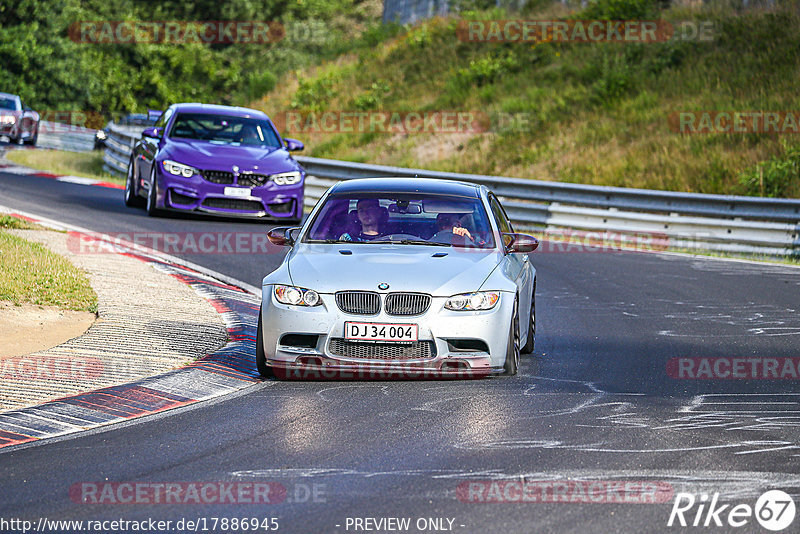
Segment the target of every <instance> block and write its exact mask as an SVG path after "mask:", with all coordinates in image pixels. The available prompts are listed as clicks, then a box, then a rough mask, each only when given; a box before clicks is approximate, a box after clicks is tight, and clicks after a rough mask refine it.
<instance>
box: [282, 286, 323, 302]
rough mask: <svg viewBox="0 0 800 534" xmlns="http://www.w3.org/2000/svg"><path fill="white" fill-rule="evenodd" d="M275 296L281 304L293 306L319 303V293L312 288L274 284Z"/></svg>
mask: <svg viewBox="0 0 800 534" xmlns="http://www.w3.org/2000/svg"><path fill="white" fill-rule="evenodd" d="M275 298H276V299H278V302H280V303H281V304H291V305H293V306H318V305H319V304H321V302H322V301H321V300H320V298H319V293H317V292H316V291H314V290H313V289H303V288H302V287H294V286H281V285H277V286H275Z"/></svg>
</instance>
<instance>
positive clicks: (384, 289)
mask: <svg viewBox="0 0 800 534" xmlns="http://www.w3.org/2000/svg"><path fill="white" fill-rule="evenodd" d="M378 289H380V290H381V291H386V290H387V289H389V284H387V283H386V282H381V283H380V284H378Z"/></svg>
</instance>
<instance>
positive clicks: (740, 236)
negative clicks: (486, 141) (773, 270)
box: [103, 126, 800, 256]
mask: <svg viewBox="0 0 800 534" xmlns="http://www.w3.org/2000/svg"><path fill="white" fill-rule="evenodd" d="M140 131H141V129H139V130H137V131H135V132H134V131H131V130H123V129H121V128H118V127H113V126H112V128H111V133H110V135H109V138H108V141H107V142H106V144H107V147H106V152H105V155H104V156H103V160H104V162H105V165H104V168H106V170H108V171H109V172H113V173H117V174H124V173H125V172H126V170H127V165H128V161H129V159H130V151H131V147H132V146H133V144H134V143H135V142H136V140H137V139H138V138H139V135H140V133H139V132H140ZM295 159H297V160H298V161H299V162H300V163H301V164H302V165H303V167H304V168H305V169H306V171H307V176H306V182H305V200H304V202H305V205H306V206H307V207H311V206H313V205H314V204H316V202H317V201H318V200H319V198H320V197H321V196H322V194H323V193H324V192H325V191H326V190H327V189H328V188H329V187H330V186H332V185H333V184H335V183H336V182H338V181H341V180H351V179H355V178H366V177H385V176H404V177H412V178H414V177H416V178H442V179H448V180H459V181H465V182H472V183H477V184H483V185H486V186H487V187H489V188H490V189H491V190H493V191H494V192H495V193H496V194H497V195H498V196H500V197H501V198H502V199H503V205H504V207H505V208H506V211H507V213H508V216H509V217H510V218H511V221H512V222H513V223H514V224H515V226H518V227H519V228H522V229H526V230H529V231H534V232H541V233H542V235H543V236H544V237H548V236H567V237H569V231H571V230H578V231H580V232H583V234H582V235H584V236H589V238H590V239H595V238H596V239H598V240H600V241H603V240H608V237H609V236H612V238H611V239H612V240H614V239H615V237H614V236H619V235H629V236H630V235H633V236H636V235H640V236H649V237H651V238H652V237H655V238H656V239H658V240H660V241H661V242H662V243H663V242H666V243H667V244H668V246H669V247H672V248H676V247H677V248H686V249H697V250H716V251H727V252H739V253H748V254H766V255H772V256H787V255H788V256H800V199H779V198H763V197H741V196H727V195H705V194H697V193H681V192H671V191H653V190H649V189H631V188H623V187H602V186H592V185H583V184H572V183H560V182H547V181H543V180H528V179H523V178H506V177H499V176H484V175H479V174H458V173H450V172H438V171H429V170H424V169H407V168H402V167H389V166H385V165H369V164H364V163H353V162H347V161H338V160H329V159H320V158H311V157H296V158H295Z"/></svg>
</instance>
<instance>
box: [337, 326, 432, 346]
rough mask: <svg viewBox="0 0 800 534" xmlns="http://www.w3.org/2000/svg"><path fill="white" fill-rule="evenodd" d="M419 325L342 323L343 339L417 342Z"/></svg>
mask: <svg viewBox="0 0 800 534" xmlns="http://www.w3.org/2000/svg"><path fill="white" fill-rule="evenodd" d="M418 336H419V325H415V324H387V323H353V322H346V323H344V337H345V339H349V340H351V341H394V342H397V341H406V342H408V341H417V337H418Z"/></svg>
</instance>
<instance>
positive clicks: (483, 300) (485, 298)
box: [444, 291, 500, 311]
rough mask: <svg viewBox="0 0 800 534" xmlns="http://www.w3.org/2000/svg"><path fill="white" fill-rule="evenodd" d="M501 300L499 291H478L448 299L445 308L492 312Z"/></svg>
mask: <svg viewBox="0 0 800 534" xmlns="http://www.w3.org/2000/svg"><path fill="white" fill-rule="evenodd" d="M499 300H500V292H499V291H477V292H475V293H462V294H460V295H453V296H452V297H450V298H449V299H447V302H445V303H444V307H445V308H447V309H448V310H453V311H478V310H491V309H492V308H494V306H495V304H497V302H498V301H499Z"/></svg>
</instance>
